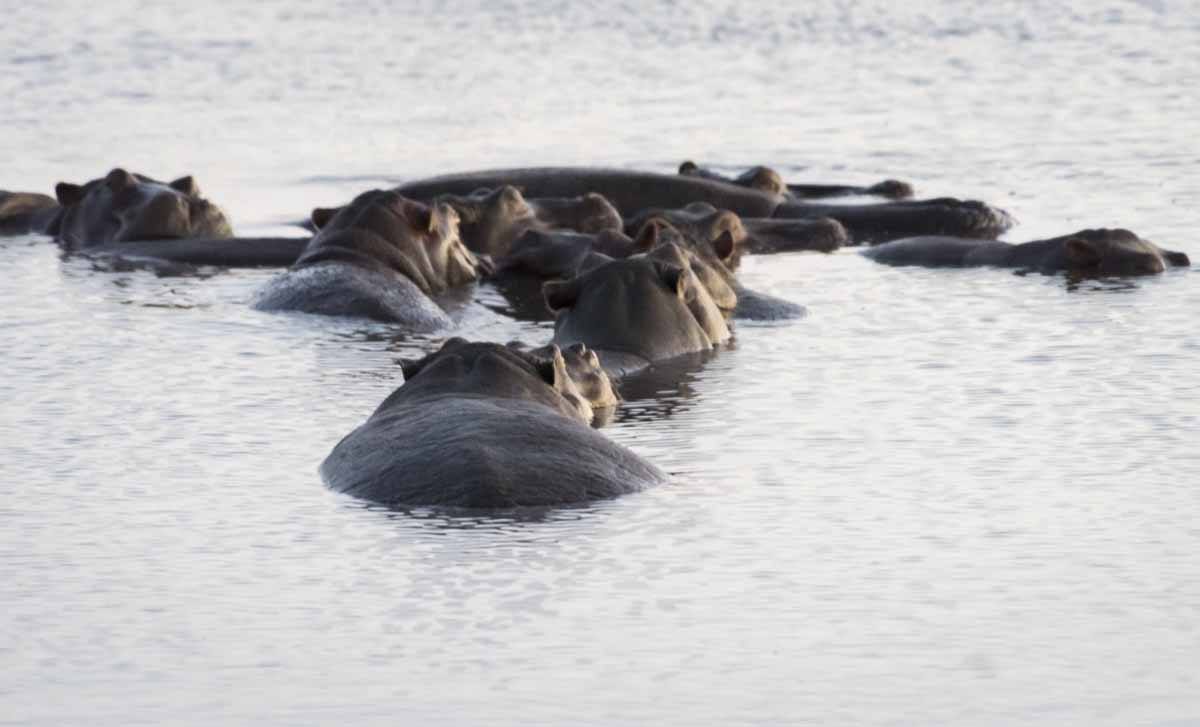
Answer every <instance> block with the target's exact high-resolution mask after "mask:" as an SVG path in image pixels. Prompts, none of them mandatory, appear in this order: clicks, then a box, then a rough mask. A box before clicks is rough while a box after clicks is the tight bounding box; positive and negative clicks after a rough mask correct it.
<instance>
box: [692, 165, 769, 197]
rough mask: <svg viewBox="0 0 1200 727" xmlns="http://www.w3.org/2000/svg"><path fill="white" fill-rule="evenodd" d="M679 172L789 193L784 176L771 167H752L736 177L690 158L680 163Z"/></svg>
mask: <svg viewBox="0 0 1200 727" xmlns="http://www.w3.org/2000/svg"><path fill="white" fill-rule="evenodd" d="M679 173H680V174H681V175H683V176H685V177H701V178H704V179H716V180H718V181H721V182H728V183H730V184H736V185H738V186H739V187H746V188H748V189H757V190H760V191H762V192H767V193H769V194H779V195H782V194H786V193H787V184H786V183H785V182H784V181H783V176H782V175H780V173H779V172H777V171H775V170H774V169H771V168H770V167H763V166H755V167H750V168H749V169H747V170H746V171H744V172H742V173H741V174H739V175H738V176H736V177H727V176H725V175H724V174H720V173H718V172H714V171H712V170H711V169H706V168H704V167H701V166H699V165H697V164H696V163H695V162H693V161H690V160H689V161H685V162H684V163H683V164H680V165H679Z"/></svg>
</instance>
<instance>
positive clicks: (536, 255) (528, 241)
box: [496, 229, 634, 280]
mask: <svg viewBox="0 0 1200 727" xmlns="http://www.w3.org/2000/svg"><path fill="white" fill-rule="evenodd" d="M633 252H634V245H633V241H632V240H630V239H629V238H628V237H626V236H625V234H624V233H621V232H613V231H612V230H603V231H601V232H599V233H596V234H587V233H583V232H567V231H564V230H537V229H532V230H526V231H525V233H524V234H523V235H521V237H520V238H518V239H517V241H516V242H514V243H513V246H512V249H511V250H510V252H509V254H508V255H507V256H506V257H503V258H501V259H500V260H498V261H497V263H496V267H497V269H498V270H499V271H500V272H502V273H503V272H509V273H524V274H526V275H532V276H534V277H538V278H543V279H546V280H554V279H559V278H571V277H574V276H575V274H576V273H577V272H579V271H580V270H581V269H583V268H590V267H592V266H591V265H588V264H587V262H588V260H589V258H591V259H593V260H594V259H597V258H598V257H599V256H607V257H610V258H622V257H628V256H629V255H631V254H632V253H633Z"/></svg>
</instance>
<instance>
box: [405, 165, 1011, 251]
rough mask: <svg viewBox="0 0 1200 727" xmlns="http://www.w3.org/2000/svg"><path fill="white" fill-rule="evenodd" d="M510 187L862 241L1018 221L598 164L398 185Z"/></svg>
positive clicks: (418, 188) (933, 204)
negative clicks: (795, 224) (832, 231)
mask: <svg viewBox="0 0 1200 727" xmlns="http://www.w3.org/2000/svg"><path fill="white" fill-rule="evenodd" d="M505 184H511V185H513V186H515V187H519V188H521V189H522V190H524V193H525V195H526V196H529V197H572V196H579V195H583V194H587V193H589V192H596V193H598V194H601V195H603V196H604V197H605V198H607V199H608V200H609V201H610V202H612V203H613V205H614V206H615V207H616V208H617V210H618V211H619V212H620V213H621V215H622V216H623V217H625V218H630V217H634V216H636V215H637V214H638V213H639V212H640V211H642V210H645V209H648V208H660V209H677V208H683V207H686V206H687V205H689V204H692V203H693V202H707V203H708V204H710V205H712V206H714V207H716V208H717V209H723V210H729V211H731V212H733V213H735V214H737V215H739V216H741V217H743V218H745V217H755V218H767V217H776V218H781V219H815V218H833V219H835V220H837V221H838V222H840V223H841V224H842V225H843V226H844V227H845V228H846V230H847V232H848V233H849V235H850V237H851V238H852V239H853V240H855V241H857V242H882V241H885V240H892V239H897V238H901V237H909V236H912V235H926V234H947V235H960V236H964V237H974V238H994V237H996V236H998V235H999V234H1001V233H1003V232H1004V231H1005V230H1007V229H1008V228H1009V227H1011V226H1012V218H1011V217H1009V215H1008V213H1006V212H1004V211H1003V210H999V209H996V208H993V207H989V206H988V205H986V204H984V203H982V202H976V201H971V200H968V201H962V200H957V199H951V198H940V199H933V200H922V201H910V202H894V203H883V204H867V205H842V204H815V203H811V202H804V201H799V200H792V199H789V198H788V197H785V196H784V195H782V194H778V193H773V192H769V191H764V190H760V189H751V188H748V187H741V186H738V185H736V184H730V183H728V182H724V181H721V180H715V179H704V178H701V177H693V176H684V175H678V174H655V173H652V172H635V171H628V170H622V169H604V168H591V167H541V168H528V169H497V170H489V171H482V172H469V173H463V174H448V175H444V176H439V177H433V178H430V179H421V180H415V181H412V182H408V183H406V184H403V185H401V186H400V187H398V188H397V191H399V192H400V193H402V194H405V195H407V196H410V197H414V198H417V199H432V198H433V197H435V196H437V195H439V194H468V193H469V192H471V191H472V190H475V189H478V188H480V187H491V188H495V187H499V186H502V185H505Z"/></svg>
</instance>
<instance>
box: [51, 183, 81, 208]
mask: <svg viewBox="0 0 1200 727" xmlns="http://www.w3.org/2000/svg"><path fill="white" fill-rule="evenodd" d="M54 196H55V197H56V198H57V199H58V203H59V204H61V205H62V206H63V207H69V206H71V205H73V204H78V202H79V200H81V199H83V187H81V186H79V185H78V184H71V183H70V182H59V183H58V184H56V185H54Z"/></svg>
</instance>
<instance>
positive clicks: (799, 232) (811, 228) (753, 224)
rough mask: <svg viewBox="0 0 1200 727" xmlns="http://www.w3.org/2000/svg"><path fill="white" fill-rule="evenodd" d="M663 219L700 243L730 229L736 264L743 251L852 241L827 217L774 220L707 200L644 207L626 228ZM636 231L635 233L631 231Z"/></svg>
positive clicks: (825, 248)
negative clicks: (738, 212)
mask: <svg viewBox="0 0 1200 727" xmlns="http://www.w3.org/2000/svg"><path fill="white" fill-rule="evenodd" d="M656 218H659V219H663V220H666V221H668V222H670V223H671V225H672V226H673V227H675V228H676V229H678V230H680V231H681V232H684V233H685V234H686V235H688V236H689V237H690V238H692V239H695V240H696V241H697V242H703V241H706V240H707V241H708V242H710V243H711V242H714V241H715V240H716V238H717V237H718V236H719V235H721V234H722V233H724V232H728V234H729V235H730V237H732V239H733V242H734V245H735V248H734V249H735V254H734V257H733V259H731V260H729V261H727V262H728V264H729V265H731V266H732V267H736V265H737V262H738V259H739V258H740V255H741V253H742V252H750V253H755V254H764V253H776V252H801V251H812V252H833V251H834V250H837V249H838V248H840V247H841V246H842V245H845V244H848V243H849V242H850V237H849V235H848V234H847V232H846V228H845V227H844V226H842V224H841V223H840V222H838V221H837V220H834V219H831V218H828V217H816V218H812V219H771V218H761V217H739V216H738V215H736V214H734V213H733V212H731V211H729V210H719V209H717V208H716V207H713V206H712V205H711V204H708V203H707V202H693V203H692V204H689V205H687V206H686V207H683V208H682V209H673V210H666V209H658V208H650V209H646V210H642V212H640V213H639V214H637V215H635V216H633V217H631V218H630V219H629V220H628V222H627V223H626V230H627V231H630V230H637V229H640V228H641V226H642V225H644V224H645V223H646V222H647V221H648V220H651V219H656ZM631 234H633V233H631Z"/></svg>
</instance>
